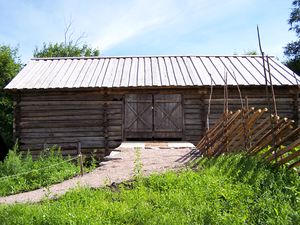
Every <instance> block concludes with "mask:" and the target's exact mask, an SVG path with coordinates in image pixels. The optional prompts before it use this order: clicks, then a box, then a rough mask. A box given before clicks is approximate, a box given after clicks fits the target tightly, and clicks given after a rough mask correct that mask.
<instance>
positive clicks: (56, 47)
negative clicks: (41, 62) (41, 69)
mask: <svg viewBox="0 0 300 225" xmlns="http://www.w3.org/2000/svg"><path fill="white" fill-rule="evenodd" d="M99 54H100V52H99V50H98V49H92V48H90V47H89V46H88V45H86V44H84V45H82V46H79V45H78V44H77V43H76V42H73V41H70V42H68V43H65V42H61V43H55V44H53V43H49V44H46V43H44V44H43V47H42V48H41V49H39V48H38V47H36V48H35V50H34V53H33V56H34V57H37V58H43V57H68V56H73V57H74V56H99Z"/></svg>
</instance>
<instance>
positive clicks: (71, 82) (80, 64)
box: [64, 60, 85, 88]
mask: <svg viewBox="0 0 300 225" xmlns="http://www.w3.org/2000/svg"><path fill="white" fill-rule="evenodd" d="M84 64H85V60H78V62H77V63H76V67H74V70H73V71H72V73H71V74H70V76H69V78H68V80H67V81H66V83H65V85H64V87H67V88H72V87H73V85H74V84H75V82H76V79H77V76H74V75H73V74H79V73H80V71H81V70H82V68H83V67H84Z"/></svg>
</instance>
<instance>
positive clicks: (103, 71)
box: [94, 58, 110, 87]
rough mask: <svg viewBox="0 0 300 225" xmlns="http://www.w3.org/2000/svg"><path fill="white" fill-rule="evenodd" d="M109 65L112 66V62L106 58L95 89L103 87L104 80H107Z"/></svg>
mask: <svg viewBox="0 0 300 225" xmlns="http://www.w3.org/2000/svg"><path fill="white" fill-rule="evenodd" d="M109 64H110V60H109V59H107V58H105V59H104V63H103V66H102V68H101V71H100V74H99V75H98V77H97V80H96V83H95V85H94V87H101V86H102V84H103V80H104V79H105V74H106V72H107V69H108V66H109Z"/></svg>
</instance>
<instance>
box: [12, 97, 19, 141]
mask: <svg viewBox="0 0 300 225" xmlns="http://www.w3.org/2000/svg"><path fill="white" fill-rule="evenodd" d="M20 102H21V97H20V93H17V94H16V95H15V96H14V118H13V139H14V142H16V141H17V140H18V139H19V138H20V116H21V109H20Z"/></svg>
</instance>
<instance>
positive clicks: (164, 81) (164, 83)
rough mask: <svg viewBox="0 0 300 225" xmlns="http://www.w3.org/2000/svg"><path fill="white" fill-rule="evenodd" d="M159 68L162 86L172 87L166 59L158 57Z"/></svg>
mask: <svg viewBox="0 0 300 225" xmlns="http://www.w3.org/2000/svg"><path fill="white" fill-rule="evenodd" d="M158 68H159V72H160V79H161V85H162V86H168V85H170V81H169V77H168V73H167V67H166V63H165V61H164V58H162V57H158Z"/></svg>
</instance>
